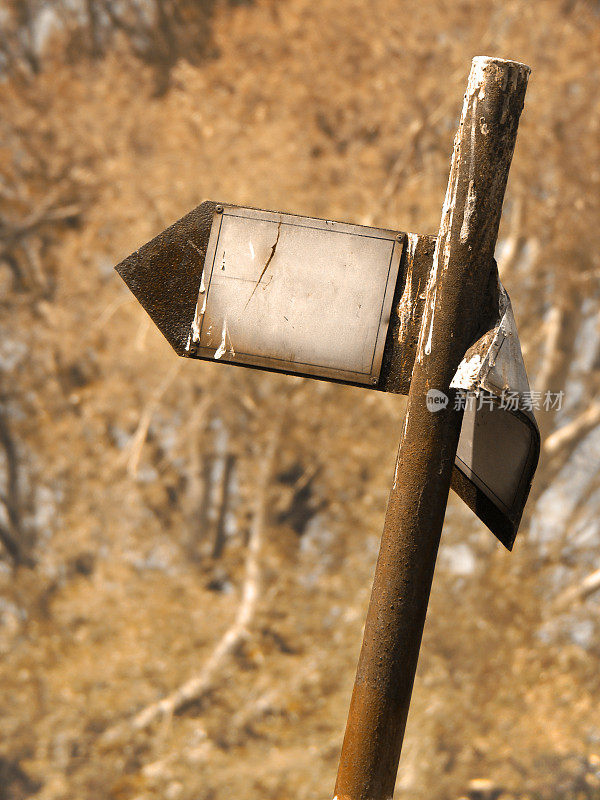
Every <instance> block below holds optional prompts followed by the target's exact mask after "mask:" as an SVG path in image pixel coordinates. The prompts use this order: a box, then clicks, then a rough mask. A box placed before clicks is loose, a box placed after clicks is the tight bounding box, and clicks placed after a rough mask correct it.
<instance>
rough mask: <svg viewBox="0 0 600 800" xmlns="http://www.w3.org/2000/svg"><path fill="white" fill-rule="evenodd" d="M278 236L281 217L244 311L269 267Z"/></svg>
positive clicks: (279, 234) (277, 242)
mask: <svg viewBox="0 0 600 800" xmlns="http://www.w3.org/2000/svg"><path fill="white" fill-rule="evenodd" d="M280 236H281V218H280V219H279V224H278V225H277V236H276V238H275V242H274V243H273V246H272V247H271V252H270V253H269V257H268V258H267V260H266V262H265V265H264V267H263V268H262V272H261V273H260V275H259V276H258V280H257V281H256V283H255V284H254V288H253V289H252V293H251V294H250V297H249V298H248V302H247V303H246V305H245V306H244V311H245V310H246V309H247V308H248V306H249V305H250V300H252V298H253V297H254V292H255V291H256V290H257V289H258V285H259V283H260V282H261V281H262V279H263V277H264V274H265V272H266V271H267V270H268V269H269V264H270V263H271V261H273V256H274V255H275V250H277V245H278V244H279V237H280ZM250 246H252V245H250ZM253 257H254V254H253Z"/></svg>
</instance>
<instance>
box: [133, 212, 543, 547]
mask: <svg viewBox="0 0 600 800" xmlns="http://www.w3.org/2000/svg"><path fill="white" fill-rule="evenodd" d="M434 247H435V237H431V236H418V235H416V234H406V233H402V232H398V231H391V230H383V229H380V228H370V227H364V226H361V225H352V224H347V223H341V222H333V221H331V220H322V219H315V218H311V217H302V216H297V215H293V214H286V213H281V212H272V211H261V210H257V209H252V208H242V207H240V206H235V205H226V204H220V203H216V202H211V201H208V202H205V203H202V204H201V205H200V206H198V207H197V208H196V209H194V210H193V211H191V212H190V213H189V214H187V215H186V216H185V217H183V218H182V219H180V220H179V221H178V222H176V223H175V224H174V225H172V226H171V227H170V228H167V230H165V231H163V233H161V234H159V235H158V236H157V237H156V238H155V239H153V240H152V241H151V242H149V243H148V244H146V245H144V246H143V247H141V248H140V249H139V250H137V251H136V252H135V253H133V254H132V255H131V256H129V257H128V258H126V259H125V260H124V261H123V262H122V263H121V264H119V265H118V266H117V270H118V272H119V273H120V275H121V277H122V278H123V280H124V281H125V282H126V283H127V285H128V286H129V288H130V289H131V291H132V292H133V293H134V295H135V296H136V297H137V299H138V300H139V302H140V303H141V304H142V306H143V307H144V308H145V309H146V311H147V312H148V314H149V315H150V316H151V318H152V319H153V320H154V322H155V323H156V325H157V326H158V327H159V328H160V330H161V331H162V333H163V334H164V336H165V337H166V338H167V340H168V341H169V342H170V344H171V345H172V346H173V348H174V349H175V350H176V352H177V353H178V354H179V355H181V356H186V357H189V358H201V359H208V360H213V361H218V362H223V363H228V364H238V365H242V366H245V367H251V368H256V369H266V370H271V371H276V372H285V373H292V374H295V375H305V376H309V377H312V378H319V379H324V380H331V381H337V382H340V383H345V384H352V385H359V386H363V387H368V388H370V389H375V390H378V391H384V392H394V393H400V394H407V393H408V388H409V386H410V380H411V374H412V367H413V364H414V360H415V352H416V346H417V340H418V336H419V328H420V324H421V317H422V313H423V304H424V297H425V287H426V283H427V277H428V275H429V272H430V269H431V264H432V259H433V251H434ZM485 302H486V307H489V312H488V321H487V326H486V327H487V332H486V333H485V335H484V336H482V337H481V338H480V339H479V340H478V341H477V342H474V343H473V345H472V347H471V348H470V349H469V351H468V352H467V353H466V355H465V358H464V359H463V361H462V363H461V364H460V366H459V368H458V370H457V372H456V375H455V376H454V380H453V382H452V386H453V387H454V388H456V389H457V390H461V391H460V392H459V393H458V395H457V397H456V398H455V399H454V400H453V402H459V401H460V398H461V397H462V398H463V399H465V398H467V397H471V398H473V397H475V398H476V399H478V402H466V400H465V403H466V404H465V407H464V410H465V413H464V418H463V424H462V432H461V437H460V442H459V446H458V451H457V456H456V461H455V467H454V472H453V479H452V485H453V488H454V489H455V491H456V492H457V493H458V494H459V495H460V496H461V497H462V499H463V500H464V501H465V502H466V503H467V505H469V507H470V508H471V509H472V510H473V511H474V512H475V513H476V514H477V516H478V517H479V518H480V519H481V520H482V521H483V522H484V523H485V524H486V525H487V526H488V527H489V528H490V530H491V531H492V532H493V533H494V534H495V535H496V536H497V537H498V539H499V540H500V541H501V542H502V543H503V544H504V545H505V546H506V547H508V548H512V545H513V542H514V539H515V536H516V533H517V529H518V526H519V521H520V519H521V515H522V512H523V507H524V505H525V501H526V499H527V495H528V493H529V488H530V485H531V481H532V478H533V474H534V471H535V468H536V465H537V460H538V455H539V434H538V430H537V426H536V423H535V418H534V416H533V413H532V409H531V404H530V403H528V401H527V398H528V397H530V396H531V392H530V390H529V384H528V381H527V375H526V372H525V368H524V365H523V358H522V355H521V348H520V344H519V339H518V335H517V331H516V326H515V321H514V317H513V314H512V309H511V305H510V300H509V298H508V295H507V294H506V292H505V291H504V289H503V287H502V286H501V284H500V283H499V282H498V284H497V288H496V289H495V291H494V292H493V293H492V295H490V297H489V298H486V300H485ZM509 395H510V397H512V398H513V402H512V403H510V404H508V405H507V404H506V403H505V402H504V401H505V398H506V397H507V396H509ZM483 400H485V402H482V401H483ZM425 402H426V403H427V407H428V408H429V410H430V411H431V412H432V413H435V412H436V411H438V410H439V409H440V408H443V407H445V405H446V404H447V402H449V398H448V397H446V395H445V394H443V393H442V392H439V391H436V390H431V391H430V393H429V394H428V396H427V397H426V398H425Z"/></svg>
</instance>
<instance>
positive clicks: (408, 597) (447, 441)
mask: <svg viewBox="0 0 600 800" xmlns="http://www.w3.org/2000/svg"><path fill="white" fill-rule="evenodd" d="M529 71H530V70H529V67H527V66H525V65H524V64H519V63H517V62H514V61H506V60H503V59H497V58H488V57H479V58H475V59H474V60H473V63H472V66H471V72H470V75H469V80H468V85H467V91H466V93H465V97H464V104H463V108H462V114H461V119H460V125H459V128H458V132H457V134H456V137H455V140H454V153H453V157H452V163H451V169H450V177H449V181H448V189H447V192H446V198H445V201H444V206H443V210H442V217H441V222H440V229H439V233H438V235H437V237H433V236H420V235H417V234H410V233H401V232H400V233H399V232H398V231H392V230H385V229H380V228H369V227H364V226H360V225H352V224H349V223H341V222H334V221H331V220H322V219H314V218H310V217H301V216H296V215H293V214H288V213H284V212H272V211H262V210H258V209H253V208H243V207H240V206H236V205H228V204H226V203H215V202H211V201H209V202H205V203H202V204H201V205H200V206H198V208H196V209H194V210H193V211H191V212H190V213H189V214H187V215H186V216H185V217H183V218H182V219H181V220H179V221H178V222H176V223H175V224H174V225H172V226H171V227H170V228H168V229H167V230H165V231H163V233H161V234H159V235H158V236H157V237H156V238H155V239H153V240H152V241H151V242H149V243H148V244H146V245H144V246H143V247H141V248H140V249H139V250H138V251H136V252H135V253H133V254H132V255H131V256H129V258H126V259H125V260H124V261H123V262H122V263H121V264H119V265H118V266H117V270H118V272H119V273H120V275H121V276H122V278H123V279H124V280H125V282H126V283H127V285H128V286H129V287H130V289H131V290H132V292H133V293H134V294H135V295H136V297H137V298H138V300H139V301H140V303H141V304H142V305H143V306H144V308H145V309H146V311H147V312H148V314H149V315H150V316H151V317H152V319H153V320H154V322H155V323H156V324H157V326H158V327H159V328H160V330H161V331H162V333H163V334H164V336H165V337H166V338H167V340H168V341H169V342H170V343H171V345H172V346H173V348H174V349H175V350H176V352H177V353H178V354H179V355H181V356H186V357H191V358H201V359H210V360H213V361H214V360H216V361H218V362H225V363H228V364H238V365H242V366H245V367H249V368H254V369H265V370H271V371H277V372H285V373H290V374H296V375H298V374H299V375H306V376H309V377H313V378H320V379H323V380H331V381H337V382H340V383H346V384H353V385H359V386H364V387H366V388H370V389H375V390H378V391H384V392H394V393H401V394H407V395H408V406H407V412H406V417H405V422H404V429H403V431H402V435H401V441H400V448H399V452H398V459H397V462H396V469H395V476H394V482H393V486H392V490H391V494H390V499H389V504H388V509H387V514H386V518H385V524H384V530H383V535H382V540H381V548H380V552H379V558H378V561H377V567H376V570H375V578H374V582H373V590H372V595H371V602H370V605H369V610H368V613H367V620H366V625H365V633H364V639H363V645H362V650H361V654H360V658H359V663H358V669H357V675H356V682H355V685H354V691H353V694H352V700H351V704H350V711H349V715H348V723H347V727H346V734H345V737H344V743H343V747H342V753H341V757H340V764H339V770H338V776H337V782H336V788H335V795H336V797H337V798H338V800H387V798H390V797H391V796H392V794H393V791H394V784H395V780H396V773H397V770H398V760H399V757H400V749H401V746H402V740H403V737H404V729H405V725H406V719H407V716H408V708H409V703H410V696H411V693H412V685H413V680H414V675H415V670H416V666H417V659H418V654H419V648H420V643H421V636H422V632H423V625H424V622H425V615H426V611H427V603H428V600H429V592H430V588H431V582H432V579H433V572H434V566H435V561H436V556H437V550H438V544H439V540H440V534H441V530H442V524H443V520H444V514H445V510H446V503H447V498H448V492H449V489H450V487H452V488H454V490H455V491H456V492H457V493H458V494H459V495H460V497H462V499H463V500H464V501H465V502H466V503H467V505H468V506H469V507H470V508H471V509H472V510H473V511H474V512H475V513H476V514H477V516H478V517H479V518H480V519H481V520H482V521H483V522H484V523H485V524H486V525H487V526H488V527H489V528H490V530H491V531H492V532H493V533H494V534H495V535H496V536H497V537H498V539H499V540H500V541H501V542H502V543H503V544H504V545H505V546H506V547H508V548H509V549H511V548H512V545H513V543H514V539H515V536H516V533H517V529H518V526H519V522H520V519H521V515H522V513H523V508H524V505H525V502H526V499H527V495H528V493H529V488H530V485H531V481H532V478H533V474H534V472H535V468H536V465H537V459H538V455H539V434H538V429H537V425H536V422H535V419H534V416H533V413H532V411H531V408H530V407H527V405H526V404H525V403H522V404H519V403H518V402H517V403H513V404H511V405H510V406H508V407H507V406H506V404H504V403H503V402H501V398H503V397H504V396H505V394H506V393H507V392H509V393H511V395H512V396H514V397H517V398H519V397H526V396H528V395H529V394H530V390H529V385H528V381H527V375H526V372H525V368H524V365H523V359H522V356H521V349H520V345H519V339H518V336H517V331H516V326H515V322H514V317H513V313H512V308H511V304H510V300H509V298H508V295H507V294H506V292H505V291H504V288H503V287H502V284H501V283H500V281H499V278H498V271H497V267H496V263H495V261H494V258H493V255H494V247H495V244H496V237H497V234H498V226H499V222H500V215H501V210H502V202H503V198H504V191H505V188H506V181H507V179H508V172H509V167H510V162H511V159H512V154H513V150H514V145H515V141H516V135H517V128H518V124H519V117H520V114H521V111H522V108H523V102H524V97H525V91H526V88H527V81H528V77H529ZM465 393H473V394H475V395H477V396H478V397H485V398H486V400H487V402H486V403H475V404H465V403H462V402H460V400H461V397H464V394H465Z"/></svg>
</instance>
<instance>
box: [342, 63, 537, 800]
mask: <svg viewBox="0 0 600 800" xmlns="http://www.w3.org/2000/svg"><path fill="white" fill-rule="evenodd" d="M529 72H530V70H529V67H527V66H526V65H524V64H519V63H517V62H514V61H505V60H503V59H496V58H487V57H479V58H475V59H473V63H472V66H471V73H470V75H469V82H468V86H467V91H466V93H465V98H464V105H463V109H462V115H461V119H460V125H459V128H458V132H457V134H456V137H455V139H454V153H453V157H452V165H451V170H450V178H449V181H448V189H447V192H446V199H445V201H444V208H443V210H442V219H441V223H440V230H439V234H438V240H437V245H436V249H435V255H434V258H433V266H432V269H431V274H430V276H429V281H428V285H427V295H426V304H425V311H424V314H423V321H422V326H421V332H420V337H419V344H418V348H417V358H416V361H415V366H414V370H413V374H412V381H411V386H410V392H409V396H408V407H407V412H406V419H405V423H404V430H403V433H402V438H401V441H400V449H399V452H398V459H397V462H396V472H395V477H394V484H393V487H392V491H391V494H390V499H389V504H388V509H387V514H386V519H385V525H384V529H383V536H382V539H381V547H380V551H379V558H378V561H377V566H376V570H375V578H374V582H373V590H372V594H371V602H370V605H369V610H368V613H367V620H366V624H365V633H364V639H363V644H362V650H361V653H360V658H359V662H358V669H357V674H356V682H355V684H354V691H353V694H352V700H351V703H350V711H349V714H348V723H347V726H346V734H345V737H344V744H343V747H342V753H341V757H340V764H339V770H338V776H337V782H336V787H335V794H336V797H337V800H390V798H391V797H392V795H393V793H394V785H395V782H396V773H397V771H398V761H399V758H400V750H401V747H402V740H403V737H404V730H405V726H406V719H407V716H408V708H409V704H410V697H411V693H412V686H413V681H414V676H415V670H416V667H417V659H418V655H419V648H420V644H421V636H422V633H423V625H424V623H425V615H426V612H427V603H428V600H429V593H430V589H431V582H432V579H433V572H434V567H435V561H436V556H437V550H438V545H439V540H440V534H441V530H442V524H443V520H444V514H445V510H446V503H447V499H448V492H449V488H450V477H451V473H452V466H453V463H454V458H455V455H456V448H457V445H458V439H459V434H460V426H461V421H462V411H460V410H457V409H455V407H454V392H453V390H451V388H450V383H451V381H452V378H453V376H454V373H455V371H456V369H457V367H458V365H459V363H460V361H461V360H462V358H463V356H464V354H465V351H466V350H467V348H468V347H469V346H470V345H471V344H472V343H473V342H474V341H475V340H476V338H477V336H478V334H479V333H480V330H479V328H480V326H481V323H482V311H483V307H484V298H486V297H489V292H490V291H492V292H493V291H494V290H495V287H494V262H493V256H494V248H495V245H496V237H497V234H498V226H499V223H500V214H501V210H502V202H503V198H504V191H505V188H506V181H507V179H508V171H509V167H510V162H511V158H512V154H513V150H514V145H515V140H516V135H517V128H518V124H519V117H520V114H521V110H522V108H523V102H524V98H525V91H526V88H527V80H528V77H529ZM431 389H434V390H439V391H441V392H444V393H445V394H446V395H447V396H448V398H449V402H448V404H447V406H446V407H445V408H444V409H442V410H439V411H437V412H435V413H433V412H431V411H429V410H428V408H427V405H426V398H427V393H428V391H429V390H431Z"/></svg>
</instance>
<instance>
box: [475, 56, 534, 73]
mask: <svg viewBox="0 0 600 800" xmlns="http://www.w3.org/2000/svg"><path fill="white" fill-rule="evenodd" d="M488 64H496V65H497V66H498V67H500V68H502V69H505V68H506V67H517V68H518V69H521V70H524V71H526V72H527V73H529V72H531V67H530V66H528V65H527V64H523V63H522V62H521V61H511V60H510V59H509V58H496V57H495V56H475V57H474V58H473V61H472V62H471V69H473V68H474V67H475V66H476V65H477V66H478V68H479V69H481V68H483V67H485V66H487V65H488Z"/></svg>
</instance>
